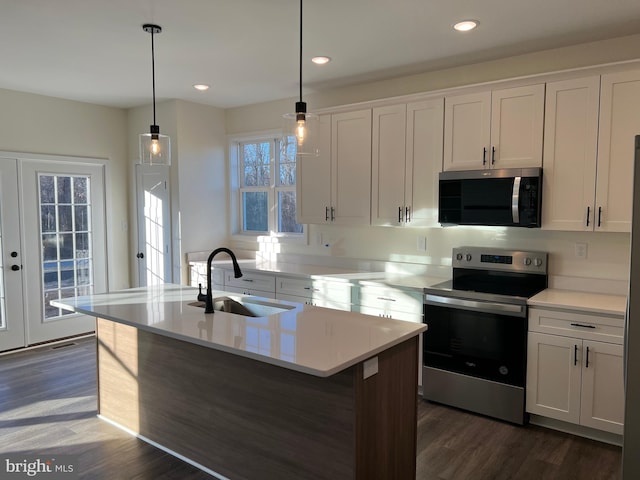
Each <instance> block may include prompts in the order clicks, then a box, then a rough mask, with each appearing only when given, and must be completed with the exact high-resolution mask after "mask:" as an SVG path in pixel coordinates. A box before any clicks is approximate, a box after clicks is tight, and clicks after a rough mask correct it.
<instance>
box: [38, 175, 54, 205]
mask: <svg viewBox="0 0 640 480" xmlns="http://www.w3.org/2000/svg"><path fill="white" fill-rule="evenodd" d="M55 201H56V197H55V190H54V177H52V176H51V175H42V176H41V177H40V203H54V202H55Z"/></svg>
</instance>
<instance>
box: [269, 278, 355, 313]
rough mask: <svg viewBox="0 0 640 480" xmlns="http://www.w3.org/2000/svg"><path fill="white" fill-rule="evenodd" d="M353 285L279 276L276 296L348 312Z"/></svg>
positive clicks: (281, 298) (278, 298)
mask: <svg viewBox="0 0 640 480" xmlns="http://www.w3.org/2000/svg"><path fill="white" fill-rule="evenodd" d="M352 287H353V286H352V285H351V283H349V282H332V281H326V280H320V279H314V278H299V277H298V278H293V277H281V276H278V277H276V297H275V298H276V299H277V300H287V301H290V302H300V303H306V304H308V305H314V306H316V307H325V308H333V309H334V310H344V311H347V312H348V311H350V310H351V289H352Z"/></svg>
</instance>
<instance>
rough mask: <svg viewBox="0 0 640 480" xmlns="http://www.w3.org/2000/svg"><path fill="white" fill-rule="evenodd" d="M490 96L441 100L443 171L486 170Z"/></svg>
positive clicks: (486, 94)
mask: <svg viewBox="0 0 640 480" xmlns="http://www.w3.org/2000/svg"><path fill="white" fill-rule="evenodd" d="M490 126H491V92H480V93H471V94H468V95H456V96H452V97H447V98H445V101H444V163H443V168H444V170H480V169H483V168H488V167H489V163H488V161H489V151H488V150H489V147H490V143H491V134H490V131H489V129H490Z"/></svg>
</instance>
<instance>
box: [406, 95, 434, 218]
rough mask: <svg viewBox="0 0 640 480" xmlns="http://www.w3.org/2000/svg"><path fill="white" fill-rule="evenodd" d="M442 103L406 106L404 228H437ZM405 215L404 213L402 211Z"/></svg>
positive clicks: (418, 103) (431, 102) (416, 103)
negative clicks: (405, 224)
mask: <svg viewBox="0 0 640 480" xmlns="http://www.w3.org/2000/svg"><path fill="white" fill-rule="evenodd" d="M443 132H444V99H443V98H437V99H434V100H427V101H424V102H415V103H410V104H408V105H407V157H406V169H405V170H406V178H405V187H404V195H405V200H404V204H405V208H409V211H408V215H407V217H408V220H409V221H408V222H407V225H409V226H411V227H430V226H435V225H438V175H439V173H440V172H441V171H442V148H443V140H442V135H443ZM405 213H407V212H406V211H405Z"/></svg>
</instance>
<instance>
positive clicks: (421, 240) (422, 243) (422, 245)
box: [416, 235, 427, 252]
mask: <svg viewBox="0 0 640 480" xmlns="http://www.w3.org/2000/svg"><path fill="white" fill-rule="evenodd" d="M416 248H417V249H418V251H419V252H426V251H427V237H425V236H422V235H421V236H419V237H418V240H417V242H416Z"/></svg>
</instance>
